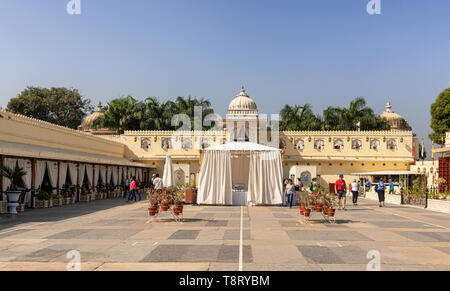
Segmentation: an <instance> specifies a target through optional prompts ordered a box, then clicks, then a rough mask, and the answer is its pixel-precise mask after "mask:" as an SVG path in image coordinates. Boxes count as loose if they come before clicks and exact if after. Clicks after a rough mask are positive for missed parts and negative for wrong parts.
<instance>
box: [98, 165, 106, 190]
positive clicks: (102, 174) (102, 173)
mask: <svg viewBox="0 0 450 291" xmlns="http://www.w3.org/2000/svg"><path fill="white" fill-rule="evenodd" d="M98 168H99V172H100V177H101V179H102V183H103V185H104V184H106V182H108V181H107V180H106V166H100V167H98Z"/></svg>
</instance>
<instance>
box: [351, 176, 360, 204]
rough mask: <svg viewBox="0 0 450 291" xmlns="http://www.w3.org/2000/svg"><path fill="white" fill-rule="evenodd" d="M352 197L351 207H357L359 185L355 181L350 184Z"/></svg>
mask: <svg viewBox="0 0 450 291" xmlns="http://www.w3.org/2000/svg"><path fill="white" fill-rule="evenodd" d="M352 195H353V205H354V206H357V205H358V195H359V184H358V182H357V181H356V179H355V180H353V183H352Z"/></svg>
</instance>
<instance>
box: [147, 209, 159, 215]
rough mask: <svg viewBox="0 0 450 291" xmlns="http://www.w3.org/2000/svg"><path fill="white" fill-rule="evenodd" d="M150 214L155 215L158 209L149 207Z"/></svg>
mask: <svg viewBox="0 0 450 291" xmlns="http://www.w3.org/2000/svg"><path fill="white" fill-rule="evenodd" d="M148 214H149V215H150V216H155V215H156V214H158V209H157V208H156V209H155V208H149V209H148Z"/></svg>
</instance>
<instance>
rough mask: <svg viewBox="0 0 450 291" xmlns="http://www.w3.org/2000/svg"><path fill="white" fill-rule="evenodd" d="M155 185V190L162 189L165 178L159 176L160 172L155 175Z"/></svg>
mask: <svg viewBox="0 0 450 291" xmlns="http://www.w3.org/2000/svg"><path fill="white" fill-rule="evenodd" d="M153 186H154V187H155V190H162V188H163V180H162V179H161V178H160V177H159V174H156V175H155V179H154V180H153Z"/></svg>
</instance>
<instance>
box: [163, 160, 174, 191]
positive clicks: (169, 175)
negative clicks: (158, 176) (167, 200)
mask: <svg viewBox="0 0 450 291" xmlns="http://www.w3.org/2000/svg"><path fill="white" fill-rule="evenodd" d="M163 185H164V187H171V186H174V185H175V182H174V176H173V168H172V157H171V156H170V155H167V156H166V164H165V165H164V175H163Z"/></svg>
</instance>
